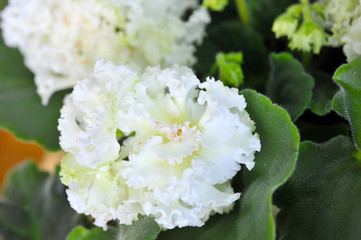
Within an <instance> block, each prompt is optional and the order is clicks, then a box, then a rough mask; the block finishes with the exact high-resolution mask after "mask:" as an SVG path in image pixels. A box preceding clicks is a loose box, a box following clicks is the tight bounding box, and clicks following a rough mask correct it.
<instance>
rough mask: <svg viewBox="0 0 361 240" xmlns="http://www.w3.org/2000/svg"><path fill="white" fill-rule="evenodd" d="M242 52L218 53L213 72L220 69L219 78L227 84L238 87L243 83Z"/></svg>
mask: <svg viewBox="0 0 361 240" xmlns="http://www.w3.org/2000/svg"><path fill="white" fill-rule="evenodd" d="M242 62H243V55H242V53H240V52H238V53H227V54H225V53H218V54H217V56H216V63H215V64H214V65H213V67H212V72H215V71H216V70H217V69H219V79H220V80H221V81H222V82H223V83H224V84H225V85H227V86H230V87H235V88H238V87H239V85H241V84H242V83H243V72H242V68H241V63H242Z"/></svg>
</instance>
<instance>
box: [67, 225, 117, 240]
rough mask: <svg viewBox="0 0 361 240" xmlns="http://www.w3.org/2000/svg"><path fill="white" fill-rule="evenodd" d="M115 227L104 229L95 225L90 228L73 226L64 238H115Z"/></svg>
mask: <svg viewBox="0 0 361 240" xmlns="http://www.w3.org/2000/svg"><path fill="white" fill-rule="evenodd" d="M116 239H117V229H116V228H115V227H108V229H107V230H106V231H104V230H103V229H102V228H99V227H96V228H93V229H91V230H89V229H86V228H85V227H83V226H77V227H76V228H74V229H73V230H72V231H71V232H70V233H69V235H68V237H67V238H66V240H116Z"/></svg>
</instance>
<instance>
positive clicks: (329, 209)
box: [275, 136, 361, 240]
mask: <svg viewBox="0 0 361 240" xmlns="http://www.w3.org/2000/svg"><path fill="white" fill-rule="evenodd" d="M356 153H357V151H356V149H355V146H354V145H353V144H352V142H351V141H350V139H349V138H348V137H344V136H339V137H336V138H334V139H332V140H330V141H328V142H326V143H323V144H315V143H312V142H304V143H302V144H301V145H300V154H299V159H298V161H297V167H296V170H295V172H294V174H293V175H292V177H291V178H290V179H289V180H288V181H287V183H286V184H285V185H284V186H282V188H280V189H279V190H278V191H277V192H276V194H275V202H276V204H277V205H278V206H279V207H280V208H281V211H280V213H279V215H278V217H277V226H278V230H279V233H280V234H279V239H280V240H288V239H289V240H298V239H314V240H318V239H319V240H321V239H322V240H323V239H348V240H353V239H355V240H356V239H360V236H361V220H360V215H361V204H360V199H361V184H360V183H361V161H360V160H361V158H360V157H358V158H359V159H357V157H355V156H359V155H357V154H356Z"/></svg>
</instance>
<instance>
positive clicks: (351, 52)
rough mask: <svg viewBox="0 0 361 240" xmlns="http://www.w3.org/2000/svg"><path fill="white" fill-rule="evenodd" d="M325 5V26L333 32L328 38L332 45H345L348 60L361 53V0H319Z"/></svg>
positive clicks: (344, 49)
mask: <svg viewBox="0 0 361 240" xmlns="http://www.w3.org/2000/svg"><path fill="white" fill-rule="evenodd" d="M319 3H320V4H321V5H322V6H323V12H324V16H325V21H323V20H321V22H323V27H324V28H326V29H328V30H329V31H331V32H332V35H331V36H330V37H329V38H328V44H329V45H331V46H335V47H337V46H343V52H344V54H345V55H346V57H347V61H348V62H351V61H352V60H353V59H354V58H356V57H357V56H360V55H361V1H360V0H319Z"/></svg>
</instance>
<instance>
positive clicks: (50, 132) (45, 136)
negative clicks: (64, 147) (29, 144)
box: [0, 40, 66, 150]
mask: <svg viewBox="0 0 361 240" xmlns="http://www.w3.org/2000/svg"><path fill="white" fill-rule="evenodd" d="M0 72H1V76H0V106H2V107H1V108H0V127H3V128H6V129H8V130H10V131H12V132H13V133H15V135H16V136H17V137H18V138H20V139H23V140H32V141H36V142H38V143H40V144H42V145H43V146H44V147H46V148H47V149H48V150H59V149H60V147H59V133H58V130H57V125H58V118H59V116H60V112H59V110H60V108H61V106H62V103H63V98H64V95H65V93H66V92H65V91H62V92H59V93H56V94H55V95H54V96H53V97H52V98H51V100H50V102H49V104H48V106H46V107H44V106H42V105H41V102H40V97H39V96H38V95H37V93H36V87H35V84H34V76H33V75H32V73H31V72H30V71H29V70H28V69H27V68H26V67H25V66H24V64H23V60H22V56H21V55H20V53H19V52H18V51H17V50H15V49H11V48H8V47H6V46H5V45H4V43H3V41H2V40H0Z"/></svg>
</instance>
